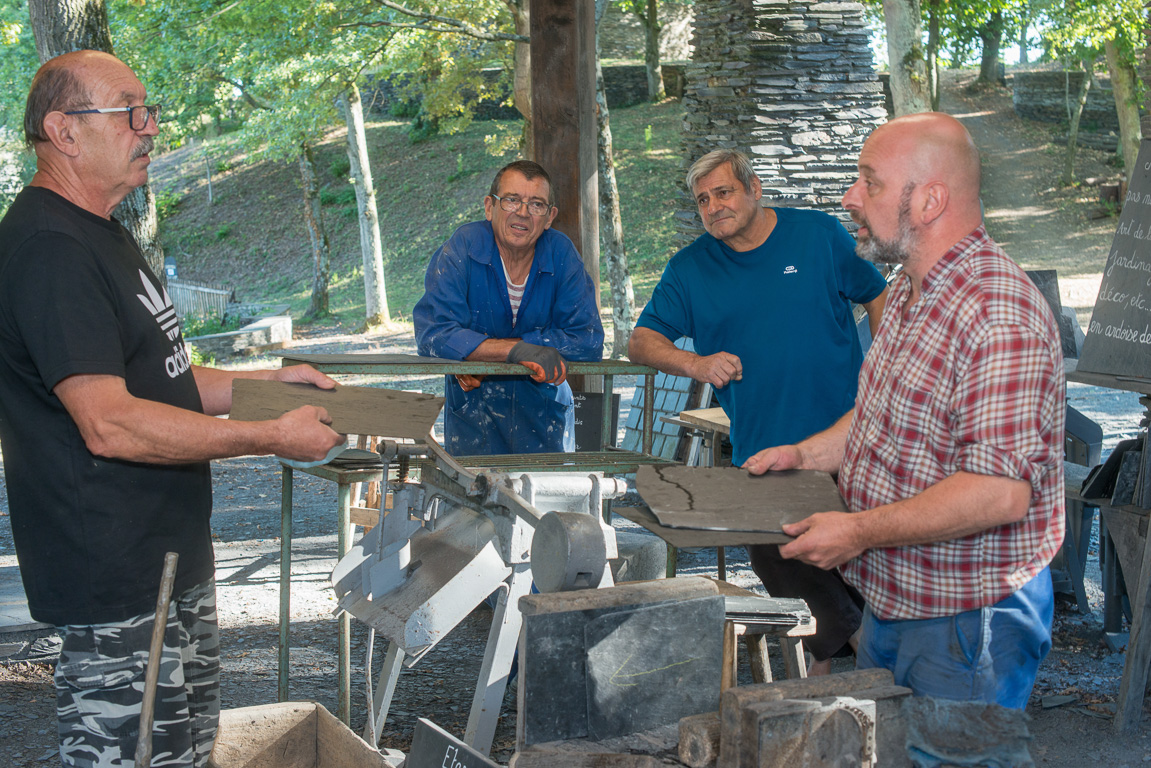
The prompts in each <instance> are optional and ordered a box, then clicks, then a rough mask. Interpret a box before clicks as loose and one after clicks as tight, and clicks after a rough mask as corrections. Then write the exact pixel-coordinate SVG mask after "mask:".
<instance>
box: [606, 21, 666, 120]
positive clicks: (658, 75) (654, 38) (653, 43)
mask: <svg viewBox="0 0 1151 768" xmlns="http://www.w3.org/2000/svg"><path fill="white" fill-rule="evenodd" d="M640 19H641V20H642V21H643V29H644V46H643V63H644V66H645V67H646V69H647V99H648V101H663V98H664V90H663V69H662V67H660V55H659V33H660V30H661V27H660V23H659V0H647V12H646V13H645V14H644V15H643V16H640ZM597 56H598V53H597ZM596 66H599V64H598V58H597V64H596Z"/></svg>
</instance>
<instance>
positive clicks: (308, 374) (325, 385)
mask: <svg viewBox="0 0 1151 768" xmlns="http://www.w3.org/2000/svg"><path fill="white" fill-rule="evenodd" d="M270 373H271V375H270V376H269V377H268V378H269V379H271V380H272V381H287V382H291V383H296V384H314V385H316V386H317V387H319V388H320V389H335V388H336V380H335V379H333V378H331V377H330V376H328V375H326V374H323V373H320V372H319V371H317V370H316V369H315V368H313V367H312V366H310V365H287V366H284V367H283V368H278V369H275V370H273V371H270Z"/></svg>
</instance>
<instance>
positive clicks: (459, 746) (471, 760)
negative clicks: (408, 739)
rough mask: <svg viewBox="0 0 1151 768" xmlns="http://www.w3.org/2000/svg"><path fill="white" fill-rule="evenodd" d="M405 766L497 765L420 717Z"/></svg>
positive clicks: (466, 767) (461, 767)
mask: <svg viewBox="0 0 1151 768" xmlns="http://www.w3.org/2000/svg"><path fill="white" fill-rule="evenodd" d="M404 768H500V767H499V766H498V765H496V764H495V763H493V762H492V761H491V760H489V759H487V758H486V757H484V756H483V755H481V754H480V753H479V752H477V751H476V750H474V749H472V748H471V747H469V746H468V745H467V744H465V743H463V742H462V741H460V740H459V739H457V738H456V737H455V736H453V735H451V734H450V733H448V732H447V731H445V730H444V729H443V728H441V727H439V726H438V725H436V724H435V723H433V722H432V721H431V720H427V719H425V718H422V717H421V718H420V719H419V721H418V722H417V723H416V732H415V734H414V735H413V736H412V748H411V750H410V751H409V752H408V758H407V760H405V761H404Z"/></svg>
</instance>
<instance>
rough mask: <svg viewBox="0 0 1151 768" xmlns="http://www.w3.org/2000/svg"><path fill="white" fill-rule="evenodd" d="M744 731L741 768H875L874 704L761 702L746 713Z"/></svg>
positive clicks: (831, 699) (834, 699)
mask: <svg viewBox="0 0 1151 768" xmlns="http://www.w3.org/2000/svg"><path fill="white" fill-rule="evenodd" d="M744 729H745V731H744V736H743V739H742V740H741V744H740V747H741V750H740V761H739V765H740V766H743V768H817V767H818V768H869V767H870V766H872V765H874V759H875V740H874V736H875V702H873V701H863V700H860V699H855V698H850V697H829V698H822V699H807V700H797V699H785V700H783V701H768V702H762V703H760V704H754V705H752V706H750V707H748V708H747V709H745V710H744ZM722 765H723V764H722V763H720V766H721V768H722Z"/></svg>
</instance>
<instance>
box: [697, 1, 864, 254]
mask: <svg viewBox="0 0 1151 768" xmlns="http://www.w3.org/2000/svg"><path fill="white" fill-rule="evenodd" d="M695 9H696V19H697V21H696V33H695V37H694V38H693V40H692V43H693V45H694V48H695V51H694V54H693V58H692V62H691V64H689V65H688V67H687V72H686V75H685V80H686V83H685V88H684V97H683V104H684V113H685V114H684V135H683V151H682V155H683V157H684V169H685V171H686V168H687V166H688V165H690V164H691V163H692V162H694V161H695V160H696V159H698V158H699V157H701V156H702V155H704V154H706V153H707V152H709V151H711V150H713V149H718V148H721V147H732V148H736V149H739V150H741V151H743V152H746V153H747V154H748V155H749V156H750V157H751V159H752V163H753V165H754V166H755V169H756V172H757V173H758V174H759V177H760V180H761V181H762V182H763V188H764V196H765V198H766V200H767V202H769V203H770V204H772V205H780V206H804V207H812V208H823V209H826V210H827V211H828V212H829V213H833V214H835V215H837V216H839V217H840V218H841V219H843V220H844V221H845V222H846V221H848V219H847V216H846V214H845V213H844V212H843V210H842V209H841V207H840V203H839V201H840V198H841V197H842V195H843V193H844V191H846V189H847V187H848V186H850V185H851V183H852V182H853V181H854V180H855V171H856V161H857V159H858V157H859V150H860V148H861V147H862V146H863V140H864V139H865V138H866V137H867V135H868V134H869V133H871V131H872V130H873V129H874V128H875V127H876V126H877V125H880V124H882V123H883V122H885V121H886V119H887V111H886V110H885V109H884V106H883V91H882V88H881V86H880V84H879V81H878V79H877V77H876V73H875V69H874V61H873V59H872V55H871V48H870V47H869V45H868V30H867V27H866V22H865V21H864V18H863V6H862V5H860V4H859V3H852V2H809V1H807V0H696V3H695ZM681 189H682V188H681ZM681 200H682V201H683V204H682V205H681V209H680V210H679V211H677V213H676V218H677V229H678V231H679V237H680V239H681V240H684V241H686V240H689V239H691V238H694V237H696V236H697V235H698V234H699V233H700V232H701V231H702V230H703V227H702V225H701V223H700V220H699V215H698V213H697V212H696V207H695V204H694V201H693V200H692V199H691V196H690V195H689V194H688V193H687V190H686V189H683V190H682V195H681Z"/></svg>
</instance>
